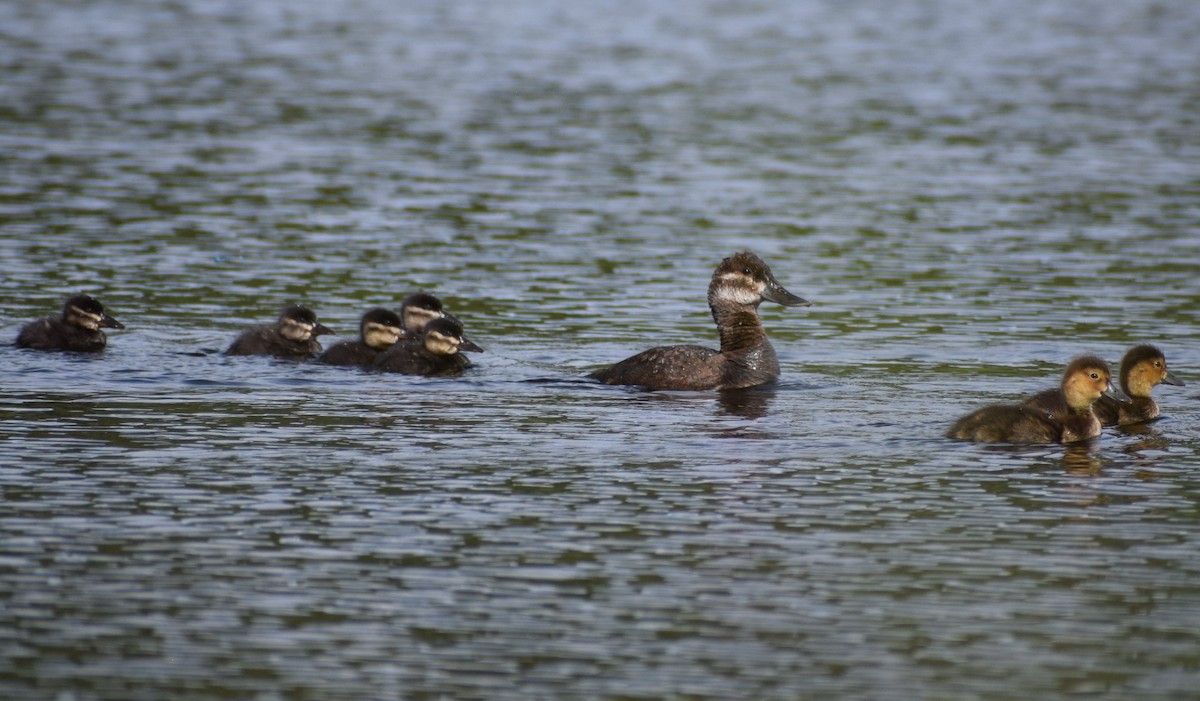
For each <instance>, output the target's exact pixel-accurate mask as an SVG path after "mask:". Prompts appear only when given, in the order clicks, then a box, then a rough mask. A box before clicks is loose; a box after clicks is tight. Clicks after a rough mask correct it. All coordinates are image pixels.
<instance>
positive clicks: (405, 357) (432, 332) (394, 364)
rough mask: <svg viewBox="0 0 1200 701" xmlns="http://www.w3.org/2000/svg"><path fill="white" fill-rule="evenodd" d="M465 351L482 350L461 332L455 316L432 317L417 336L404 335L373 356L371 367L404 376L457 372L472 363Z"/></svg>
mask: <svg viewBox="0 0 1200 701" xmlns="http://www.w3.org/2000/svg"><path fill="white" fill-rule="evenodd" d="M464 351H467V352H474V353H482V352H483V349H482V348H480V347H479V346H478V345H476V344H475V343H474V342H472V341H470V340H469V339H467V338H466V337H465V336H464V335H463V327H462V324H461V323H460V322H459V321H458V320H457V319H448V318H440V319H434V320H433V321H430V322H429V323H428V324H426V325H425V328H424V329H423V330H422V331H421V335H420V336H418V337H415V338H405V339H403V340H402V341H400V342H399V343H397V344H396V345H394V346H392V347H391V348H389V349H387V350H385V351H383V352H382V353H380V354H379V355H378V356H376V358H375V362H374V363H373V365H372V367H374V368H375V369H376V370H381V371H383V372H398V373H402V374H405V375H425V376H444V375H458V374H461V373H462V371H463V370H465V369H467V368H468V367H470V365H471V361H470V360H468V359H467V357H466V356H465V355H463V352H464Z"/></svg>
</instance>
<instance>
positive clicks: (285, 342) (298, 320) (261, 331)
mask: <svg viewBox="0 0 1200 701" xmlns="http://www.w3.org/2000/svg"><path fill="white" fill-rule="evenodd" d="M327 333H333V332H332V331H330V330H329V329H328V328H326V327H325V326H324V325H323V324H321V323H320V322H318V321H317V315H316V314H314V313H313V312H312V310H310V309H307V308H305V307H301V306H296V305H292V306H290V307H285V308H284V309H283V312H281V313H280V315H279V320H278V321H276V322H275V323H274V324H271V325H269V326H256V327H254V328H252V329H248V330H247V331H245V332H243V333H242V335H240V336H238V337H237V339H236V340H234V342H233V343H232V344H231V345H230V346H229V349H228V350H226V351H225V354H226V355H269V356H272V357H275V358H285V359H288V360H307V359H309V358H311V357H313V356H314V355H316V354H317V353H320V352H321V344H320V343H318V342H317V336H320V335H321V334H327Z"/></svg>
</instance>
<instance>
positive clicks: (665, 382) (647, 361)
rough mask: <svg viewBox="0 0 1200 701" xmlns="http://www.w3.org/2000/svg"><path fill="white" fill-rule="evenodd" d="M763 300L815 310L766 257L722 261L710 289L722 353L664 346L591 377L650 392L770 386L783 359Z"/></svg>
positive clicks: (744, 256) (744, 254)
mask: <svg viewBox="0 0 1200 701" xmlns="http://www.w3.org/2000/svg"><path fill="white" fill-rule="evenodd" d="M763 300H767V301H770V302H775V303H776V304H782V305H783V306H785V307H808V306H811V305H812V303H811V302H809V301H808V300H805V299H801V298H800V297H797V296H796V295H794V294H792V293H791V292H788V291H787V290H786V289H784V288H783V286H782V285H780V284H779V282H778V281H777V280H776V279H775V276H774V275H772V274H771V269H770V268H769V267H767V264H766V263H764V262H763V260H762V259H761V258H759V257H758V256H756V255H754V254H753V253H751V252H749V251H745V252H742V253H736V254H734V255H732V256H730V257H728V258H726V259H724V260H723V261H721V264H720V265H718V266H717V268H716V270H714V271H713V275H712V281H711V282H710V283H709V285H708V306H709V309H710V310H711V311H712V316H713V320H714V321H716V323H717V331H718V332H719V333H720V336H721V349H720V350H719V351H718V350H714V349H712V348H706V347H704V346H693V345H680V346H659V347H657V348H651V349H649V350H646V351H642V352H641V353H638V354H637V355H635V356H633V357H631V358H626V359H625V360H622V361H621V362H619V363H617V364H616V365H613V366H610V367H607V368H603V369H601V370H597V371H595V372H593V373H591V374H590V375H588V377H591V378H593V379H596V380H599V381H601V382H603V383H605V384H609V385H636V386H639V387H643V388H645V389H649V390H707V389H738V388H743V387H755V386H757V385H762V384H766V383H768V382H771V381H773V380H774V379H775V378H777V377H779V359H778V357H777V356H776V355H775V349H774V348H772V347H771V343H770V342H769V341H768V340H767V334H766V332H765V331H764V330H763V326H762V320H761V319H759V316H758V305H759V304H761V303H762V301H763Z"/></svg>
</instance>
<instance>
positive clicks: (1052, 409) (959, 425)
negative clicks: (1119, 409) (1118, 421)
mask: <svg viewBox="0 0 1200 701" xmlns="http://www.w3.org/2000/svg"><path fill="white" fill-rule="evenodd" d="M1111 379H1112V373H1111V371H1110V370H1109V369H1108V364H1107V363H1105V362H1104V361H1103V360H1101V359H1099V358H1097V357H1095V356H1091V355H1085V356H1082V357H1079V358H1076V359H1075V360H1072V361H1071V363H1070V364H1069V365H1067V369H1066V371H1065V372H1063V376H1062V382H1061V383H1060V385H1059V388H1058V389H1050V390H1044V391H1042V392H1038V393H1037V394H1035V395H1033V396H1032V397H1030V398H1028V399H1026V400H1025V401H1024V402H1023V403H1021V404H993V405H991V406H986V407H983V408H982V409H976V410H975V411H973V412H971V413H970V414H967V415H966V416H964V417H962V418H961V419H959V420H958V421H955V422H954V425H953V426H951V427H950V430H949V431H948V432H947V433H946V436H947V437H948V438H958V439H962V440H969V441H984V442H996V441H1004V442H1008V443H1073V442H1075V441H1081V440H1087V439H1089V438H1094V437H1096V436H1098V435H1100V422H1099V421H1097V420H1096V415H1095V414H1093V413H1092V404H1093V403H1094V402H1095V401H1096V399H1097V398H1099V397H1100V396H1101V395H1104V394H1108V395H1110V396H1111V395H1112V394H1113V389H1112V384H1111Z"/></svg>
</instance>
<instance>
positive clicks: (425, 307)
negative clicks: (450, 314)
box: [400, 292, 446, 336]
mask: <svg viewBox="0 0 1200 701" xmlns="http://www.w3.org/2000/svg"><path fill="white" fill-rule="evenodd" d="M445 316H446V310H445V309H444V308H443V307H442V300H440V299H438V298H437V297H434V296H433V295H431V294H429V293H427V292H417V293H416V294H411V295H409V296H407V297H405V298H404V301H403V302H401V303H400V318H401V319H403V321H404V331H405V333H408V334H410V335H413V336H419V335H421V329H424V328H425V325H426V324H428V323H429V322H431V321H433V320H434V319H441V318H444V317H445Z"/></svg>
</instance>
